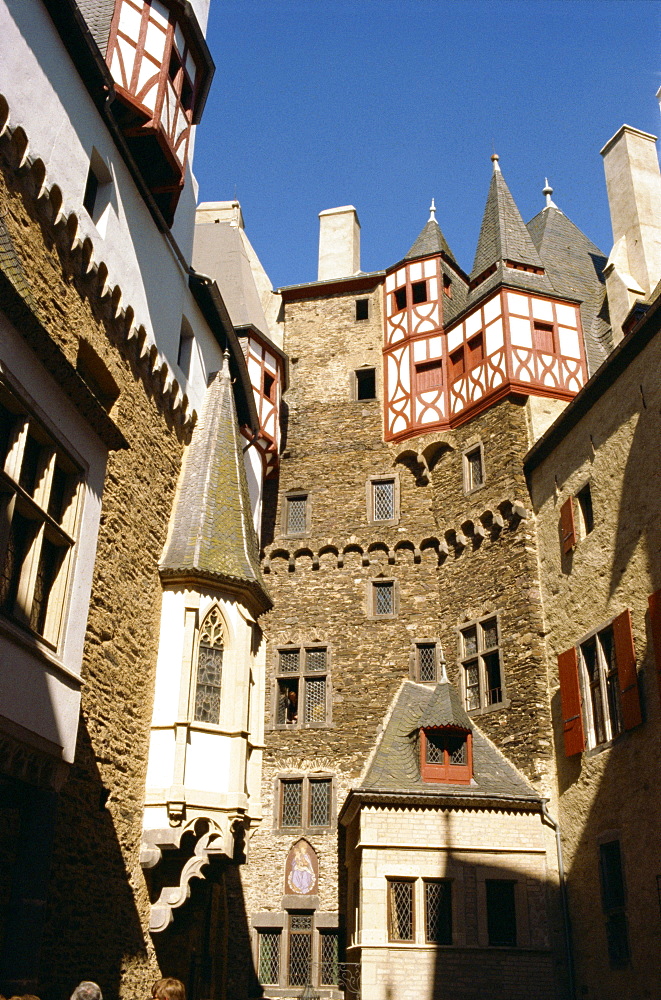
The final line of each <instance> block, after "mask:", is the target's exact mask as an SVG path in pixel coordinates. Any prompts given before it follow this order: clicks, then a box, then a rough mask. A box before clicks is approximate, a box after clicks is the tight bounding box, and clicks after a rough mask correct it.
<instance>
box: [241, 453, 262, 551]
mask: <svg viewBox="0 0 661 1000" xmlns="http://www.w3.org/2000/svg"><path fill="white" fill-rule="evenodd" d="M243 461H244V464H245V467H246V479H247V480H248V493H249V494H250V506H251V508H252V522H253V524H254V526H255V531H256V532H257V537H258V538H260V537H261V530H262V486H263V483H262V479H263V476H264V472H263V467H262V459H261V457H260V454H259V452H258V451H257V448H247V449H246V450H245V451H244V453H243Z"/></svg>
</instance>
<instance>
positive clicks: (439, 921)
mask: <svg viewBox="0 0 661 1000" xmlns="http://www.w3.org/2000/svg"><path fill="white" fill-rule="evenodd" d="M424 887H425V940H426V941H428V942H430V943H432V942H433V943H435V944H452V883H451V882H450V880H449V879H442V880H438V881H433V882H432V881H429V882H425V883H424Z"/></svg>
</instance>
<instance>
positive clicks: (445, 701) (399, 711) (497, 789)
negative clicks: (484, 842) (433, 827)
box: [355, 681, 542, 803]
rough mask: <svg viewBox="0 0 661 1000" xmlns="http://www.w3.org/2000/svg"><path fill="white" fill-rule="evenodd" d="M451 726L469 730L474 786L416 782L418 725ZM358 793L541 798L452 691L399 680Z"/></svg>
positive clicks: (444, 686) (535, 800)
mask: <svg viewBox="0 0 661 1000" xmlns="http://www.w3.org/2000/svg"><path fill="white" fill-rule="evenodd" d="M432 725H435V726H444V725H445V726H447V725H453V726H458V727H460V728H463V729H470V730H472V734H473V778H474V780H473V782H472V783H471V784H470V785H450V784H441V783H434V782H428V781H423V780H422V778H421V777H420V749H419V730H420V728H421V727H422V726H432ZM355 791H356V792H358V793H361V792H362V793H365V792H372V793H378V794H381V795H384V796H385V797H387V795H388V794H392V795H397V796H399V795H402V794H408V795H415V796H416V797H417V796H422V797H424V796H430V797H433V798H435V799H438V798H439V797H442V798H448V799H452V798H460V799H467V798H468V799H475V800H476V801H477V800H479V799H480V798H488V799H504V800H506V799H519V800H520V799H524V800H528V801H530V802H531V803H539V802H541V801H542V798H541V796H540V795H539V794H538V793H537V792H536V791H535V789H534V788H533V786H532V785H531V784H530V783H529V782H528V781H527V779H526V778H524V776H523V775H522V774H520V773H519V771H517V770H516V768H515V767H514V766H513V765H512V764H510V762H509V761H508V760H507V758H506V757H504V756H503V754H502V753H501V752H500V750H498V749H497V748H496V747H495V746H494V744H493V743H492V742H491V740H489V739H488V738H487V737H486V736H485V735H484V733H482V732H481V730H480V729H478V727H477V726H476V725H475V723H474V721H473V720H472V719H471V718H470V717H469V716H468V715H467V713H466V711H465V710H464V707H463V705H462V703H461V698H460V696H459V693H458V692H457V690H456V689H455V688H454V687H453V685H451V684H450V683H448V682H447V681H443V682H441V683H440V684H438V685H437V686H436V688H435V689H434V691H433V692H431V694H430V691H429V688H428V687H425V686H424V685H422V684H415V683H414V682H413V681H404V682H403V683H402V686H401V688H400V690H399V692H398V694H397V696H396V698H395V701H394V704H393V706H392V709H391V712H390V716H389V717H388V718H387V721H386V724H385V728H384V730H383V733H382V735H381V737H380V739H379V741H378V743H377V746H376V749H375V751H374V754H373V756H372V759H371V761H370V763H369V765H368V768H367V772H366V774H365V776H364V778H363V781H362V782H361V786H360V788H357V789H355Z"/></svg>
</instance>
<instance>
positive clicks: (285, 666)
mask: <svg viewBox="0 0 661 1000" xmlns="http://www.w3.org/2000/svg"><path fill="white" fill-rule="evenodd" d="M299 662H300V661H299V650H298V649H281V650H280V652H279V653H278V673H279V674H297V673H298V668H299Z"/></svg>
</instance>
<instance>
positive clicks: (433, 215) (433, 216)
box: [429, 198, 436, 222]
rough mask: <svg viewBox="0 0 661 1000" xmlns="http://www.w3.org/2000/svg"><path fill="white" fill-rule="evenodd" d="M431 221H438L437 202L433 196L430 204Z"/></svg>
mask: <svg viewBox="0 0 661 1000" xmlns="http://www.w3.org/2000/svg"><path fill="white" fill-rule="evenodd" d="M429 221H430V222H436V204H435V202H434V199H433V198H432V200H431V205H430V206H429Z"/></svg>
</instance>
